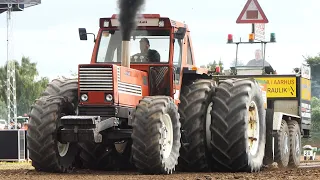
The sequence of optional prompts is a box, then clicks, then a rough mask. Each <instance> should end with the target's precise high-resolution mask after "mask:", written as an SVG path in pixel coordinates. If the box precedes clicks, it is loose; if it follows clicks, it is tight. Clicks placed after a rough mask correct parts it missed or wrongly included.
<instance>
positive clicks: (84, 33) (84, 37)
mask: <svg viewBox="0 0 320 180" xmlns="http://www.w3.org/2000/svg"><path fill="white" fill-rule="evenodd" d="M79 37H80V40H85V41H86V40H88V36H87V30H86V28H79Z"/></svg>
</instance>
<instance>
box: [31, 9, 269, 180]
mask: <svg viewBox="0 0 320 180" xmlns="http://www.w3.org/2000/svg"><path fill="white" fill-rule="evenodd" d="M79 34H80V39H81V40H87V34H90V33H87V32H86V30H85V29H84V28H79ZM94 42H95V46H94V49H93V54H92V58H91V62H90V64H80V65H79V70H78V78H77V79H55V80H53V81H52V82H51V83H50V84H49V85H48V87H47V88H46V90H45V91H44V93H43V94H42V97H40V98H39V99H38V100H36V102H35V104H34V106H33V108H32V110H31V113H30V114H29V115H30V123H29V129H28V135H27V140H28V149H29V151H30V158H31V159H32V164H33V166H34V167H35V168H36V169H37V170H41V171H54V172H65V171H67V170H69V169H71V168H73V167H84V168H90V169H114V168H117V169H121V168H125V167H124V165H130V164H132V165H134V166H135V167H136V168H137V169H138V170H139V171H141V172H143V173H146V174H160V173H164V174H171V173H172V172H173V171H175V169H176V168H177V167H179V168H180V169H181V170H184V171H189V170H191V171H205V170H210V169H212V168H213V169H218V170H223V171H237V170H250V171H256V170H259V169H260V168H261V166H262V159H263V156H264V145H265V144H264V143H265V126H264V124H263V123H264V122H265V120H264V118H265V117H264V116H265V113H264V106H263V105H264V104H263V99H262V93H260V86H259V84H258V83H257V82H256V81H255V80H254V79H227V80H224V81H220V82H219V87H216V86H218V85H217V84H218V83H217V82H218V81H216V80H214V79H213V78H212V76H210V75H208V71H207V70H206V69H201V68H197V67H195V59H194V53H193V48H192V41H191V36H190V31H189V29H188V26H187V25H186V24H184V23H180V22H177V21H174V20H171V19H169V18H167V17H161V16H160V15H158V14H144V15H143V16H142V17H141V18H140V19H138V21H137V27H136V29H134V31H133V32H132V36H131V39H130V41H122V38H121V32H120V28H119V21H118V19H117V15H113V16H112V17H111V18H101V19H100V29H99V32H98V35H97V38H95V41H94ZM129 50H130V51H129ZM130 52H133V53H130ZM130 55H131V56H130ZM249 115H251V116H252V118H251V119H250V122H251V121H252V122H253V124H254V122H256V123H258V124H259V123H261V124H260V126H255V127H256V129H257V128H258V129H259V128H260V129H259V130H258V131H257V132H258V133H259V134H260V136H258V135H257V137H258V139H254V138H251V136H248V134H247V130H248V128H250V126H248V119H247V118H248V116H249ZM251 116H250V117H251ZM252 144H253V145H252ZM251 147H253V148H255V151H254V152H255V154H250V152H251V151H249V149H250V148H251ZM178 162H179V163H178ZM177 165H178V166H177Z"/></svg>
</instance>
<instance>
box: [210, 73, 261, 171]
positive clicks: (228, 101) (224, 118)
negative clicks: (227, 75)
mask: <svg viewBox="0 0 320 180" xmlns="http://www.w3.org/2000/svg"><path fill="white" fill-rule="evenodd" d="M212 102H213V107H212V111H211V117H212V122H211V128H210V129H211V133H212V136H211V149H212V158H213V162H212V165H213V170H215V171H226V172H239V171H246V172H255V171H260V169H261V167H262V165H263V158H264V151H265V142H266V121H265V109H264V102H263V98H262V92H261V91H260V85H259V84H258V83H257V82H256V81H255V80H253V79H227V80H224V81H220V83H219V86H218V87H216V88H215V96H213V101H212Z"/></svg>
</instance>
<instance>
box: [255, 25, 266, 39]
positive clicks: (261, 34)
mask: <svg viewBox="0 0 320 180" xmlns="http://www.w3.org/2000/svg"><path fill="white" fill-rule="evenodd" d="M253 28H254V29H253V33H254V39H255V40H257V41H265V38H266V32H265V24H264V23H256V24H254V26H253Z"/></svg>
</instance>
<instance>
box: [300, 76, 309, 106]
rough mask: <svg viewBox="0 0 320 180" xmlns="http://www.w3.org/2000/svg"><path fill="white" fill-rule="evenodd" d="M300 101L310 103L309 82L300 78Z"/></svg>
mask: <svg viewBox="0 0 320 180" xmlns="http://www.w3.org/2000/svg"><path fill="white" fill-rule="evenodd" d="M301 99H303V100H307V101H311V81H310V80H309V79H305V78H301Z"/></svg>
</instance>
